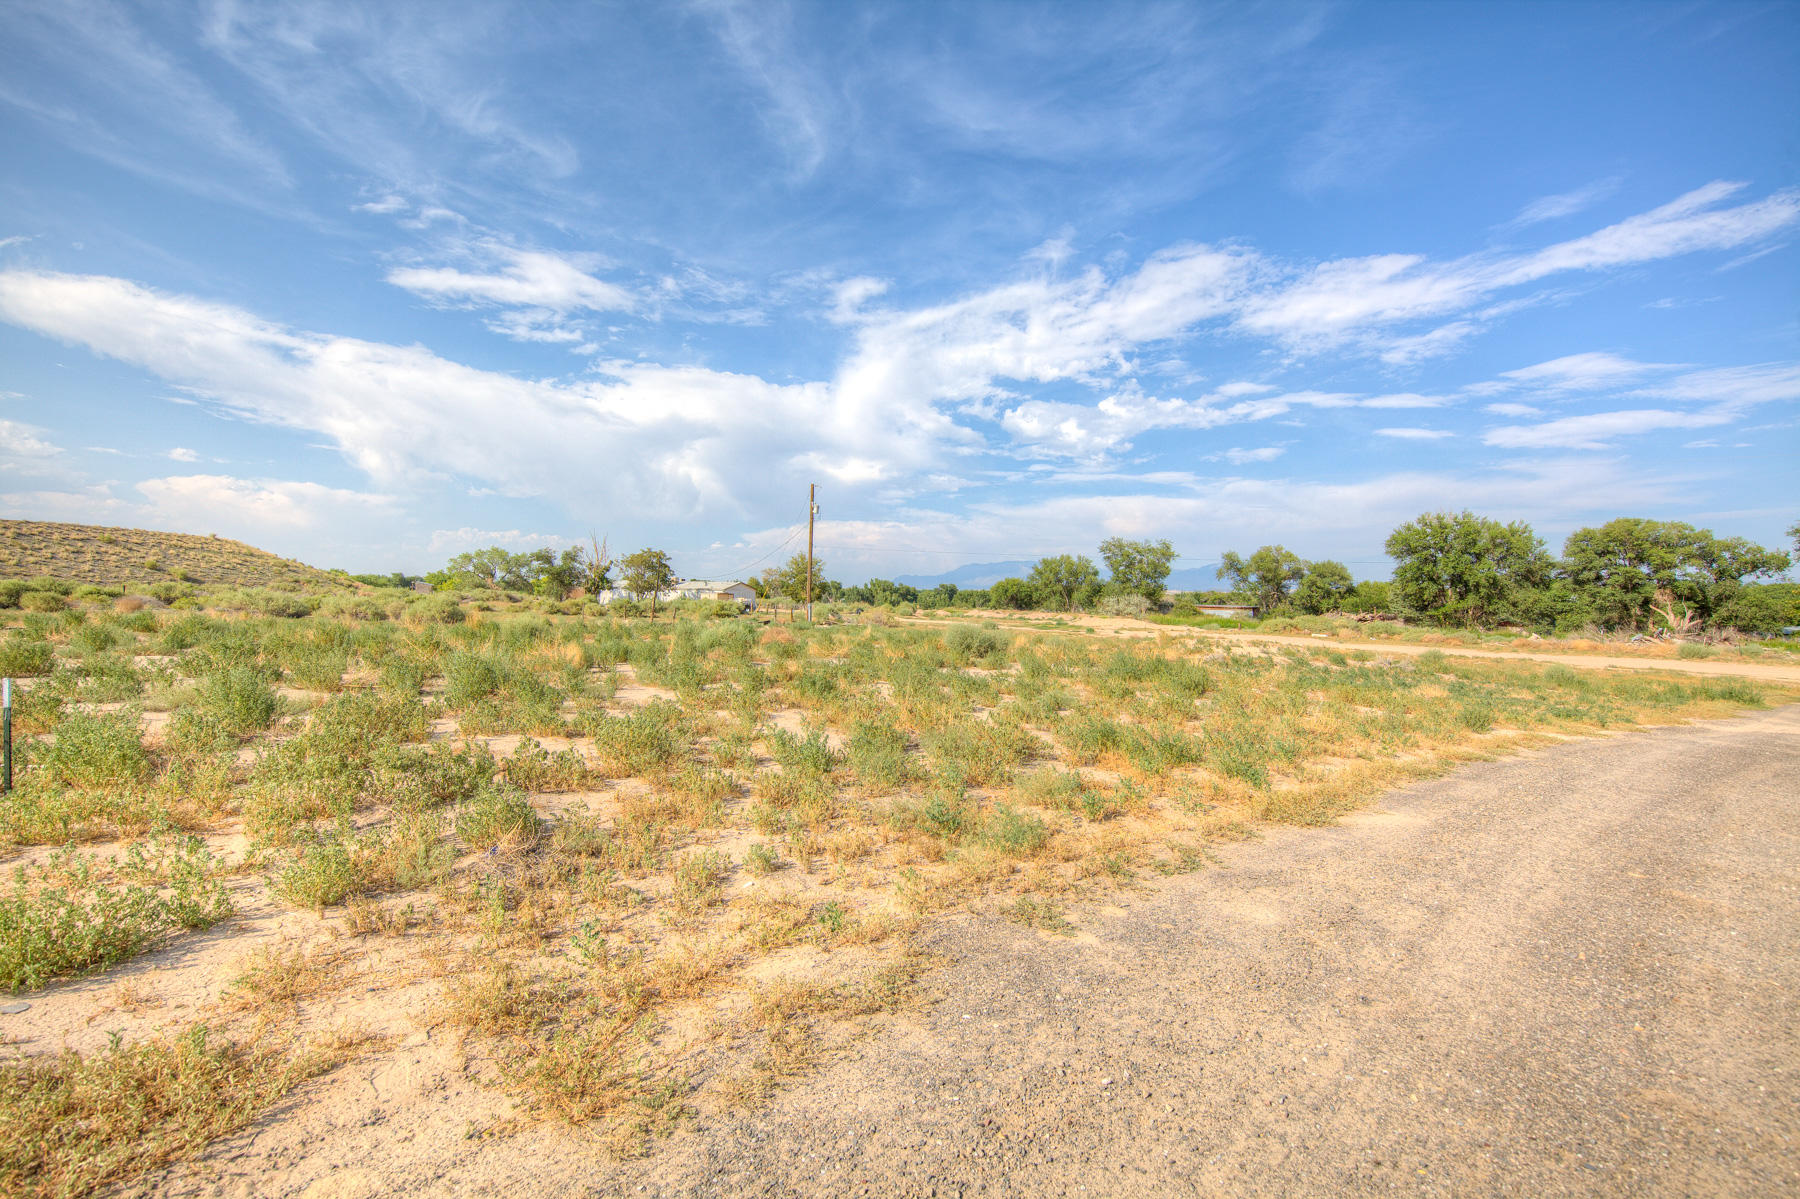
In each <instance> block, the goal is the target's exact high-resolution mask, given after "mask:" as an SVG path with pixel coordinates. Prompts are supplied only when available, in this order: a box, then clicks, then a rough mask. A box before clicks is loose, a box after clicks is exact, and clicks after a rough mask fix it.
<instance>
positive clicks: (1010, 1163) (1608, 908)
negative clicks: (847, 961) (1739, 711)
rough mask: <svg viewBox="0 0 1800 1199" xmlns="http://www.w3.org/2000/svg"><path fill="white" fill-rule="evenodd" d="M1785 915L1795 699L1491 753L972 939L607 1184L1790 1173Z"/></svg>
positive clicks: (1543, 1188)
mask: <svg viewBox="0 0 1800 1199" xmlns="http://www.w3.org/2000/svg"><path fill="white" fill-rule="evenodd" d="M1797 904H1800V708H1796V707H1789V708H1784V709H1780V710H1777V711H1775V712H1772V713H1769V714H1764V715H1757V716H1752V717H1749V718H1746V719H1742V720H1736V721H1721V722H1713V723H1708V724H1705V725H1700V726H1694V727H1689V728H1680V729H1662V730H1653V731H1650V732H1645V733H1636V734H1628V735H1623V736H1619V737H1615V738H1611V739H1608V740H1604V741H1600V742H1584V743H1575V744H1569V745H1564V746H1560V747H1557V748H1554V749H1550V750H1546V751H1542V752H1537V753H1534V754H1531V755H1528V756H1524V757H1520V758H1515V759H1512V760H1508V761H1504V762H1498V763H1490V764H1484V765H1480V766H1476V767H1473V768H1470V769H1466V770H1464V771H1461V772H1459V773H1457V774H1456V775H1454V776H1452V777H1449V778H1446V779H1443V780H1439V781H1437V782H1433V783H1428V784H1423V785H1420V786H1416V787H1412V788H1409V789H1407V790H1404V791H1401V792H1397V793H1395V794H1393V795H1391V796H1389V797H1388V798H1387V799H1386V800H1385V801H1384V802H1382V803H1381V804H1380V805H1379V807H1378V808H1377V809H1376V810H1374V811H1371V812H1368V813H1365V814H1363V815H1360V816H1357V817H1353V818H1351V819H1349V820H1346V821H1345V822H1344V823H1343V824H1341V825H1339V826H1337V827H1334V828H1329V829H1319V830H1282V831H1277V832H1274V833H1272V834H1270V835H1269V836H1268V837H1267V838H1266V839H1265V840H1263V841H1262V842H1260V843H1255V844H1249V845H1244V846H1239V847H1236V848H1233V849H1229V850H1227V851H1225V853H1224V854H1223V860H1222V865H1221V866H1220V867H1218V868H1216V869H1213V870H1210V871H1208V872H1205V873H1202V874H1200V875H1197V876H1192V877H1189V878H1186V879H1181V880H1177V881H1174V882H1171V883H1165V884H1160V885H1158V886H1156V887H1155V888H1152V889H1150V890H1147V891H1145V892H1143V893H1142V894H1141V895H1140V896H1138V897H1137V898H1135V899H1133V900H1131V901H1130V902H1129V903H1128V904H1127V906H1126V907H1125V908H1123V909H1122V910H1116V911H1114V912H1112V913H1111V914H1109V915H1105V916H1104V917H1102V918H1101V919H1099V921H1098V922H1097V923H1091V924H1090V926H1089V927H1090V934H1089V935H1087V936H1083V937H1081V938H1078V939H1060V938H1043V937H1040V936H1037V935H1033V934H1030V933H1026V932H1022V931H1020V930H1017V929H1014V928H1011V927H1008V926H1004V925H995V924H987V923H971V924H967V925H964V926H962V927H960V928H959V929H957V930H955V931H954V932H953V933H952V934H950V935H948V936H947V937H946V938H945V942H944V944H943V946H942V948H943V949H944V950H945V951H947V952H949V953H951V954H953V955H954V957H955V959H956V964H955V965H954V966H953V967H952V968H951V969H950V970H949V971H948V973H947V975H946V976H945V977H944V978H943V980H942V982H943V985H944V987H945V988H946V990H945V994H946V998H945V999H944V1001H943V1002H942V1003H941V1004H940V1005H938V1006H937V1007H936V1008H935V1009H933V1010H932V1012H931V1013H930V1014H929V1015H928V1016H927V1017H925V1018H924V1019H923V1020H922V1021H921V1022H919V1023H918V1024H916V1025H914V1026H911V1027H907V1028H904V1029H903V1030H901V1031H899V1032H898V1033H897V1034H896V1035H893V1036H891V1037H889V1038H887V1039H885V1040H884V1041H882V1042H879V1043H870V1044H868V1045H867V1046H866V1048H865V1051H864V1052H865V1056H864V1057H863V1058H862V1059H861V1060H857V1061H850V1062H845V1063H843V1064H841V1065H839V1066H837V1067H835V1068H833V1069H831V1070H829V1071H827V1072H826V1073H825V1074H823V1075H822V1076H820V1077H818V1078H816V1079H814V1080H813V1081H811V1082H810V1083H807V1084H805V1085H803V1086H801V1087H799V1088H797V1089H795V1090H794V1091H792V1092H790V1093H788V1094H786V1095H784V1096H782V1097H780V1098H779V1099H778V1100H776V1102H775V1103H774V1104H773V1105H772V1106H771V1107H770V1108H769V1109H768V1110H767V1111H766V1112H764V1113H762V1114H761V1115H758V1116H756V1117H753V1118H749V1119H745V1120H743V1121H742V1122H741V1123H739V1124H736V1125H735V1126H733V1127H731V1128H729V1129H725V1130H719V1131H715V1133H714V1134H713V1135H711V1136H709V1137H707V1138H706V1139H705V1140H699V1139H696V1140H694V1141H693V1142H692V1143H690V1144H689V1145H687V1146H685V1147H683V1148H681V1149H678V1151H677V1152H676V1153H674V1154H672V1155H670V1157H668V1158H667V1159H665V1160H664V1161H662V1162H660V1163H651V1164H647V1165H646V1166H645V1167H643V1168H641V1169H636V1170H633V1171H631V1172H630V1173H628V1174H627V1175H625V1176H624V1177H622V1178H618V1179H614V1180H608V1183H607V1185H605V1186H603V1187H602V1188H601V1193H619V1194H688V1193H694V1194H704V1195H734V1194H755V1195H780V1194H818V1195H828V1194H829V1195H847V1194H868V1195H890V1194H936V1195H965V1194H995V1195H1005V1194H1014V1195H1024V1194H1032V1195H1073V1194H1088V1195H1187V1194H1199V1195H1215V1194H1221V1195H1264V1194H1266V1195H1304V1194H1315V1195H1328V1194H1362V1193H1369V1194H1373V1193H1381V1194H1392V1193H1395V1192H1401V1193H1408V1194H1421V1195H1459V1196H1468V1195H1489V1194H1492V1195H1560V1194H1581V1195H1592V1194H1617V1195H1628V1194H1629V1195H1644V1194H1669V1195H1675V1194H1684V1195H1685V1194H1705V1195H1715V1194H1737V1195H1774V1194H1783V1193H1785V1194H1795V1193H1800V912H1797V910H1796V907H1797ZM595 1181H596V1182H598V1181H600V1180H598V1179H596V1180H595Z"/></svg>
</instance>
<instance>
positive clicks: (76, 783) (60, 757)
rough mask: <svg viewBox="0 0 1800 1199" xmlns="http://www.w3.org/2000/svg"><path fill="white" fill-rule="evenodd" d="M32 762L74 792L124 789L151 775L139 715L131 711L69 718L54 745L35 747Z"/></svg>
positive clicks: (59, 727) (74, 714)
mask: <svg viewBox="0 0 1800 1199" xmlns="http://www.w3.org/2000/svg"><path fill="white" fill-rule="evenodd" d="M31 760H32V762H33V764H34V765H36V766H37V767H38V768H39V769H40V770H42V771H43V773H44V776H45V778H46V779H47V780H48V781H50V782H54V783H61V784H64V785H66V786H70V787H80V788H99V787H124V786H129V785H131V784H133V783H136V782H138V781H139V780H141V779H142V778H143V777H144V776H145V775H146V774H148V773H149V772H150V756H149V754H147V753H145V752H144V743H143V739H142V737H141V736H140V735H139V733H138V714H137V713H136V712H135V711H130V710H125V711H120V712H80V711H73V712H67V713H65V714H64V715H63V717H62V719H61V720H59V721H57V724H56V737H55V740H54V741H52V742H51V743H49V744H47V745H36V746H33V747H32V750H31Z"/></svg>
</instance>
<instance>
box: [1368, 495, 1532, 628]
mask: <svg viewBox="0 0 1800 1199" xmlns="http://www.w3.org/2000/svg"><path fill="white" fill-rule="evenodd" d="M1387 552H1388V556H1389V557H1390V558H1392V559H1394V582H1393V592H1394V594H1395V595H1397V596H1398V597H1399V599H1400V602H1401V603H1403V604H1405V605H1407V606H1408V607H1410V608H1412V609H1413V610H1415V611H1417V612H1422V613H1424V614H1426V615H1428V616H1435V617H1437V618H1438V619H1439V620H1442V621H1446V622H1451V623H1466V624H1477V625H1479V624H1485V623H1489V622H1492V621H1496V620H1501V619H1504V618H1506V617H1507V616H1509V615H1510V614H1511V609H1512V607H1513V605H1514V602H1515V600H1517V599H1518V598H1519V596H1520V594H1521V593H1522V592H1524V591H1526V590H1531V589H1541V588H1543V587H1545V586H1546V585H1547V584H1548V583H1549V581H1550V573H1551V571H1552V569H1553V568H1554V563H1553V562H1552V561H1551V559H1550V555H1549V554H1548V553H1546V552H1545V550H1544V542H1543V540H1542V539H1541V538H1540V537H1538V536H1537V534H1536V533H1534V532H1532V530H1531V526H1530V525H1528V524H1526V523H1525V522H1523V521H1514V522H1512V523H1511V524H1501V523H1500V522H1499V521H1497V520H1490V519H1488V518H1487V517H1484V516H1476V515H1475V514H1474V513H1472V512H1461V513H1451V512H1427V513H1425V514H1424V515H1422V516H1420V517H1419V518H1418V519H1417V520H1411V521H1408V522H1407V523H1406V524H1403V525H1401V526H1400V527H1399V528H1397V529H1395V530H1394V531H1393V533H1391V534H1390V535H1389V536H1388V539H1387Z"/></svg>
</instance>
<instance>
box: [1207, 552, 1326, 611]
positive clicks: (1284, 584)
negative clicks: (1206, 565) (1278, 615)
mask: <svg viewBox="0 0 1800 1199" xmlns="http://www.w3.org/2000/svg"><path fill="white" fill-rule="evenodd" d="M1219 573H1220V574H1221V575H1223V576H1224V577H1225V578H1228V579H1230V580H1231V584H1232V586H1233V587H1235V588H1236V589H1237V590H1238V591H1241V592H1243V593H1245V594H1246V595H1248V596H1250V598H1251V602H1253V603H1254V604H1255V605H1256V606H1257V608H1259V609H1260V610H1261V611H1262V613H1263V615H1265V616H1267V615H1268V614H1269V613H1270V612H1273V611H1274V610H1275V609H1277V608H1279V607H1281V605H1282V604H1284V603H1286V602H1287V597H1288V593H1289V592H1290V591H1292V590H1293V589H1294V586H1295V584H1297V583H1299V582H1300V580H1301V579H1303V578H1305V577H1306V562H1305V561H1304V560H1303V559H1302V558H1301V557H1300V555H1299V554H1296V553H1294V552H1293V551H1292V550H1289V549H1286V548H1284V547H1282V546H1279V545H1265V546H1263V547H1262V548H1261V549H1259V550H1257V551H1256V552H1255V553H1254V554H1251V555H1250V556H1249V557H1248V558H1240V557H1238V555H1237V554H1236V553H1235V552H1233V551H1230V550H1227V551H1226V553H1225V556H1224V557H1223V558H1221V559H1219Z"/></svg>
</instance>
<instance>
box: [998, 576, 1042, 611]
mask: <svg viewBox="0 0 1800 1199" xmlns="http://www.w3.org/2000/svg"><path fill="white" fill-rule="evenodd" d="M1037 598H1038V597H1037V591H1036V589H1035V588H1033V587H1032V585H1031V584H1030V583H1027V582H1026V581H1025V580H1024V579H999V580H996V581H995V583H994V585H993V586H992V587H989V588H988V603H989V604H990V605H991V606H993V607H995V608H1013V609H1020V610H1029V609H1032V608H1035V607H1037Z"/></svg>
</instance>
